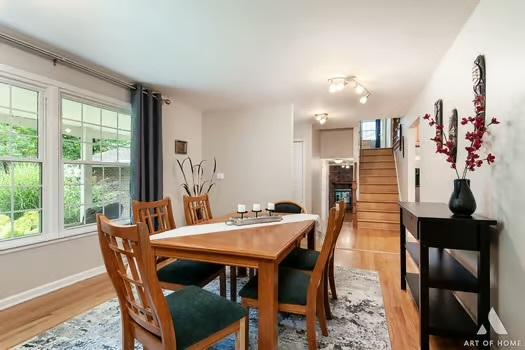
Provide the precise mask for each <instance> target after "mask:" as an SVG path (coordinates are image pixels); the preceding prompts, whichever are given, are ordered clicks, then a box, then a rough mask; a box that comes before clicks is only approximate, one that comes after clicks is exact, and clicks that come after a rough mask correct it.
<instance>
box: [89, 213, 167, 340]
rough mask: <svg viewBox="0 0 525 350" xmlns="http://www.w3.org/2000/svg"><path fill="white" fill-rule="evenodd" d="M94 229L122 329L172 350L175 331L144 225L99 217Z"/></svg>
mask: <svg viewBox="0 0 525 350" xmlns="http://www.w3.org/2000/svg"><path fill="white" fill-rule="evenodd" d="M97 227H98V237H99V241H100V249H101V251H102V256H103V258H104V264H105V265H106V269H107V271H108V274H109V276H110V278H111V282H112V283H113V287H114V288H115V290H116V292H117V296H118V300H119V303H120V309H121V312H122V320H123V323H122V324H123V327H127V328H129V329H128V330H127V331H129V332H133V334H134V335H135V336H136V337H137V338H139V339H140V338H141V337H142V338H144V337H146V338H148V339H149V340H151V341H159V337H160V342H162V343H163V344H165V345H167V344H169V345H171V346H170V347H167V348H173V349H175V348H176V344H175V327H174V325H173V320H172V318H171V313H170V310H169V308H168V304H167V302H166V299H165V297H164V295H163V294H162V289H161V288H160V285H159V281H158V279H157V270H156V267H155V264H154V261H155V260H154V255H153V250H152V248H151V243H150V240H149V234H148V230H147V228H146V225H145V224H144V223H142V222H139V223H138V224H136V225H129V226H121V225H115V224H113V223H112V222H111V221H110V220H109V219H108V218H107V217H105V216H104V215H101V214H99V215H97ZM137 327H138V331H137ZM122 331H123V332H124V329H123V330H122ZM139 333H140V334H139ZM153 335H154V336H155V337H154V336H153ZM141 341H142V340H141Z"/></svg>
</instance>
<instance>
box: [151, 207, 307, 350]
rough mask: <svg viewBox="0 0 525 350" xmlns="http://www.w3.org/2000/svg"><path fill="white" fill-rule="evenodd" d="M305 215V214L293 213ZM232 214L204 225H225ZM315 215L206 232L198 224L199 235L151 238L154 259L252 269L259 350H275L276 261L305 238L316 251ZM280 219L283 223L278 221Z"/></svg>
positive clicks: (276, 323) (276, 308)
mask: <svg viewBox="0 0 525 350" xmlns="http://www.w3.org/2000/svg"><path fill="white" fill-rule="evenodd" d="M297 215H305V214H297ZM232 216H234V215H226V216H223V217H218V218H214V219H211V220H209V221H208V224H211V225H208V226H209V227H210V230H211V227H212V226H214V225H213V224H215V223H221V222H226V221H227V220H228V219H229V218H231V217H232ZM314 217H315V215H313V216H304V217H303V218H304V219H305V220H300V221H293V222H284V223H282V222H281V223H274V224H263V225H253V226H242V227H232V229H231V230H223V231H220V232H209V233H207V232H206V224H204V225H202V226H201V225H199V226H201V227H199V230H200V232H199V233H198V234H185V235H180V236H178V235H173V236H171V235H170V234H169V233H168V234H165V233H163V234H161V235H163V236H160V237H157V238H156V239H155V238H154V236H152V239H151V244H152V247H153V249H154V252H155V255H156V256H162V257H168V258H176V259H186V260H194V261H202V262H211V263H217V264H224V265H229V266H237V267H247V268H255V269H257V271H258V272H257V276H258V278H259V283H258V288H259V293H258V299H259V339H258V348H259V349H265V350H267V349H277V344H278V281H279V275H278V274H279V263H280V262H281V261H282V260H283V259H284V258H285V257H286V256H287V255H288V254H289V253H290V252H291V251H292V250H293V249H294V248H295V247H297V246H298V245H299V243H300V241H301V240H302V239H303V238H306V239H307V246H308V248H309V249H315V236H316V220H315V218H314ZM283 221H284V220H283Z"/></svg>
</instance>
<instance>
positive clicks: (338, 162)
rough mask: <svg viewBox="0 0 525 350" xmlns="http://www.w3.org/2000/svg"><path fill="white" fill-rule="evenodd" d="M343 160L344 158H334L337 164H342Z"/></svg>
mask: <svg viewBox="0 0 525 350" xmlns="http://www.w3.org/2000/svg"><path fill="white" fill-rule="evenodd" d="M342 162H343V160H342V159H334V163H335V164H341V163H342Z"/></svg>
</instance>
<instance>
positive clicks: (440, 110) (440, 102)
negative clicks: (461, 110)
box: [434, 99, 443, 139]
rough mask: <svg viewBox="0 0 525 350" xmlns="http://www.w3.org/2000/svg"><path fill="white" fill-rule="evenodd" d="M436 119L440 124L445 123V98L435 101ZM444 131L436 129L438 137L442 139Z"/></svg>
mask: <svg viewBox="0 0 525 350" xmlns="http://www.w3.org/2000/svg"><path fill="white" fill-rule="evenodd" d="M434 120H435V121H436V123H438V124H439V125H443V100H442V99H439V100H437V101H436V102H435V103H434ZM442 134H443V132H442V131H440V130H437V129H436V138H437V139H441V136H442Z"/></svg>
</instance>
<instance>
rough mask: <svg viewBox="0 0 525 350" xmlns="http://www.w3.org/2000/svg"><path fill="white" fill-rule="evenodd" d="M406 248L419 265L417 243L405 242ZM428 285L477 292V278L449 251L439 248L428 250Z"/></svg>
mask: <svg viewBox="0 0 525 350" xmlns="http://www.w3.org/2000/svg"><path fill="white" fill-rule="evenodd" d="M406 249H407V251H408V252H409V253H410V256H411V257H412V259H414V262H415V263H416V265H417V266H419V243H413V242H407V244H406ZM428 286H429V287H431V288H442V289H450V290H458V291H462V292H472V293H477V292H478V291H479V284H478V280H477V278H476V277H474V275H473V274H472V273H470V271H468V270H467V269H466V268H465V267H463V265H461V264H460V263H459V262H458V261H457V260H456V259H455V258H454V257H453V256H452V255H450V253H449V252H447V251H446V250H443V249H439V248H429V251H428Z"/></svg>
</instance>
